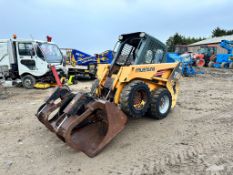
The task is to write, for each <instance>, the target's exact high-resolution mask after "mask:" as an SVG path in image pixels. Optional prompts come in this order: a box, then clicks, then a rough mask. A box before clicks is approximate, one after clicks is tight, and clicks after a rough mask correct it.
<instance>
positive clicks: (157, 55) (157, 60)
mask: <svg viewBox="0 0 233 175" xmlns="http://www.w3.org/2000/svg"><path fill="white" fill-rule="evenodd" d="M163 55H164V51H163V50H162V49H157V50H156V51H155V57H154V60H153V63H161V62H162V60H163Z"/></svg>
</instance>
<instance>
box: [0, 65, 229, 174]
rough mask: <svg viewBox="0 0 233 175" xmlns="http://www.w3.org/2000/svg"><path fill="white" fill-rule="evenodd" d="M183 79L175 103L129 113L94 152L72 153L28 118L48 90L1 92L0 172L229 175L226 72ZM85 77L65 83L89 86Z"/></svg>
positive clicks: (208, 71)
mask: <svg viewBox="0 0 233 175" xmlns="http://www.w3.org/2000/svg"><path fill="white" fill-rule="evenodd" d="M204 71H205V72H206V73H205V74H204V75H197V76H196V77H191V78H182V80H181V92H180V95H179V99H178V103H177V106H176V108H175V109H174V110H173V111H172V112H171V113H170V114H169V116H168V117H167V118H166V119H164V120H160V121H156V120H152V119H150V118H141V119H134V120H132V119H130V121H129V122H128V124H127V126H126V128H125V130H124V131H123V132H121V133H120V134H119V135H118V136H117V137H116V138H115V139H114V140H113V141H112V142H111V143H110V144H109V145H108V146H107V147H106V148H105V149H104V150H103V151H102V152H101V153H100V154H99V155H98V156H96V157H95V158H89V157H87V156H86V155H85V154H83V153H81V152H76V151H74V150H73V149H71V148H70V147H68V146H67V145H66V144H64V143H63V142H61V141H60V140H59V139H58V138H57V137H56V136H55V135H54V134H53V133H51V132H49V131H48V130H47V129H46V128H45V127H44V126H43V125H42V124H41V123H40V122H38V120H37V119H36V117H35V112H36V110H37V108H38V107H39V106H40V104H42V102H43V99H44V98H45V97H46V96H48V95H49V94H50V93H51V92H52V91H53V89H47V90H36V89H33V90H25V89H23V88H2V87H1V90H0V140H1V142H0V143H1V145H0V174H2V175H8V174H9V175H23V174H25V175H37V174H38V175H40V174H43V175H47V174H48V175H50V174H51V175H52V174H56V175H64V174H80V175H82V174H88V175H90V174H102V175H104V174H113V175H115V174H116V175H117V174H133V175H134V174H135V175H137V174H156V175H157V174H172V175H176V174H179V175H187V174H198V175H199V174H209V175H212V174H229V175H230V174H232V172H233V162H232V161H233V151H232V147H233V137H232V131H233V114H232V105H233V76H232V75H233V71H232V70H224V69H204ZM90 85H91V81H82V82H79V84H78V85H76V86H72V87H71V88H72V89H75V90H82V91H88V90H89V88H90Z"/></svg>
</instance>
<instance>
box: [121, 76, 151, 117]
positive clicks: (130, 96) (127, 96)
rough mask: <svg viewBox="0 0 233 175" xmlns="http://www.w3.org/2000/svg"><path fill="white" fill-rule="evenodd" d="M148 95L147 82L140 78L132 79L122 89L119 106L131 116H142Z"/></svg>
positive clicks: (147, 105)
mask: <svg viewBox="0 0 233 175" xmlns="http://www.w3.org/2000/svg"><path fill="white" fill-rule="evenodd" d="M150 96H151V94H150V89H149V88H148V86H147V84H145V83H144V82H143V81H140V80H136V81H132V82H131V83H129V84H128V85H126V86H125V87H124V89H123V90H122V93H121V97H120V107H121V109H122V111H124V112H125V113H126V114H128V115H129V116H131V117H134V118H138V117H142V116H144V115H145V114H146V112H147V111H148V108H149V104H150Z"/></svg>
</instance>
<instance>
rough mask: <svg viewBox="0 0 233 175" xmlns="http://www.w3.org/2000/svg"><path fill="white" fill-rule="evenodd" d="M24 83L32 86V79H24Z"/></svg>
mask: <svg viewBox="0 0 233 175" xmlns="http://www.w3.org/2000/svg"><path fill="white" fill-rule="evenodd" d="M24 84H25V85H26V86H27V87H31V85H32V81H31V80H30V79H26V80H25V81H24Z"/></svg>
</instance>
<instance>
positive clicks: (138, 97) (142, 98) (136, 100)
mask: <svg viewBox="0 0 233 175" xmlns="http://www.w3.org/2000/svg"><path fill="white" fill-rule="evenodd" d="M146 102H147V94H146V92H145V91H143V90H139V91H137V92H135V94H134V97H133V106H134V108H135V109H136V110H141V109H143V108H144V106H145V104H146Z"/></svg>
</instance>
